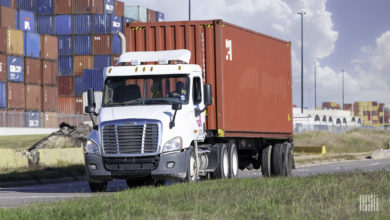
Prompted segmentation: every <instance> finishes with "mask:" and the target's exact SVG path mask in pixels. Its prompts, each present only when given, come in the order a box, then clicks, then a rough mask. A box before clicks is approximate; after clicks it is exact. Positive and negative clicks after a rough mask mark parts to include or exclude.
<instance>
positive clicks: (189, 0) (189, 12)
mask: <svg viewBox="0 0 390 220" xmlns="http://www.w3.org/2000/svg"><path fill="white" fill-rule="evenodd" d="M188 20H189V21H191V0H188Z"/></svg>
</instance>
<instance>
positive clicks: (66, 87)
mask: <svg viewBox="0 0 390 220" xmlns="http://www.w3.org/2000/svg"><path fill="white" fill-rule="evenodd" d="M58 95H59V96H73V95H74V78H73V76H59V77H58Z"/></svg>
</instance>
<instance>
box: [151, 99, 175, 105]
mask: <svg viewBox="0 0 390 220" xmlns="http://www.w3.org/2000/svg"><path fill="white" fill-rule="evenodd" d="M173 103H176V102H173V101H171V100H168V99H147V100H145V104H169V105H172V104H173Z"/></svg>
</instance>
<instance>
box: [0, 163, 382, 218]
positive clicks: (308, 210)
mask: <svg viewBox="0 0 390 220" xmlns="http://www.w3.org/2000/svg"><path fill="white" fill-rule="evenodd" d="M389 179H390V172H389V171H384V170H383V171H375V172H366V173H363V172H356V173H338V174H326V175H319V176H312V177H297V178H279V177H278V178H259V179H233V180H217V181H204V182H199V183H196V184H177V185H171V186H167V187H158V188H155V187H141V188H137V189H130V190H125V191H122V192H116V193H104V194H100V196H95V197H91V198H87V199H73V200H68V201H61V202H56V203H51V204H36V205H32V206H27V207H22V208H16V209H1V210H0V219H276V218H281V219H345V218H354V219H355V218H356V219H372V218H382V219H388V218H390V209H388V208H386V207H388V206H389V205H390V201H389V199H390V187H388V180H389ZM362 194H374V195H378V196H379V212H370V213H364V212H360V211H359V198H360V195H362Z"/></svg>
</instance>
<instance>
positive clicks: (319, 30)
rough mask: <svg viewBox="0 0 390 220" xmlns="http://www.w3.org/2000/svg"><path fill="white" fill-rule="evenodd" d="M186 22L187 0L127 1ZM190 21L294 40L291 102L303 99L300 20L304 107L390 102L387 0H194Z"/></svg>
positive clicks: (125, 0) (171, 19)
mask: <svg viewBox="0 0 390 220" xmlns="http://www.w3.org/2000/svg"><path fill="white" fill-rule="evenodd" d="M124 2H125V3H126V5H141V6H144V7H147V8H150V9H153V10H158V11H161V12H164V13H165V20H166V21H177V20H188V1H186V0H124ZM191 2H192V7H191V19H192V20H205V19H222V20H225V21H227V22H229V23H233V24H237V25H240V26H243V27H246V28H250V29H252V30H255V31H257V32H261V33H264V34H268V35H272V36H275V37H277V38H280V39H283V40H287V41H291V42H292V51H291V55H292V61H291V62H292V75H293V103H294V104H296V105H298V106H300V103H301V18H300V15H298V14H297V12H299V11H301V10H303V11H305V12H306V14H305V15H304V17H303V30H304V43H303V47H304V59H303V60H304V106H305V107H309V108H313V107H314V69H315V66H316V73H317V106H320V105H321V103H322V102H324V101H334V102H337V103H340V104H341V102H342V77H341V75H342V70H344V87H345V92H344V93H345V103H352V102H355V101H379V102H383V103H385V104H390V22H389V21H390V13H389V9H390V1H389V0H213V1H211V0H192V1H191Z"/></svg>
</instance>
